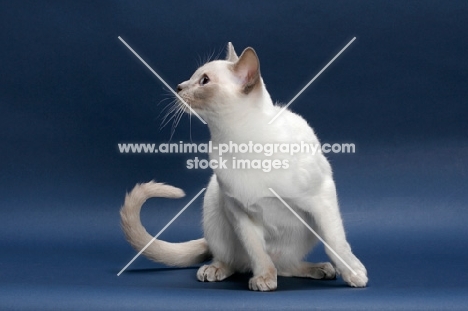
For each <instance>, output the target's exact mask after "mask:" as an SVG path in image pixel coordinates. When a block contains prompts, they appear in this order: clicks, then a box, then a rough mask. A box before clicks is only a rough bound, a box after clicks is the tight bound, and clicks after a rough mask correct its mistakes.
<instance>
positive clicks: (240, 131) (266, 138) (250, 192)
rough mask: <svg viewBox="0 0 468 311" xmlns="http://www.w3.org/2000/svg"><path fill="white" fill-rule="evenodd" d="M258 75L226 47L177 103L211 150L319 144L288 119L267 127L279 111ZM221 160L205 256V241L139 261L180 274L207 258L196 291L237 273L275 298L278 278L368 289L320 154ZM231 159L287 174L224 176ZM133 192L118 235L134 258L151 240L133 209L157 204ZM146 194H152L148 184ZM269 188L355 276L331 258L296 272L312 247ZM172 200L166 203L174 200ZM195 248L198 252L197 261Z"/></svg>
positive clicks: (255, 66) (208, 209) (209, 207)
mask: <svg viewBox="0 0 468 311" xmlns="http://www.w3.org/2000/svg"><path fill="white" fill-rule="evenodd" d="M259 66H260V65H259V62H258V58H257V56H256V54H255V52H254V51H253V50H252V49H250V48H248V49H246V50H245V51H244V52H243V53H242V55H241V56H240V57H238V56H237V55H236V54H235V51H234V48H233V47H232V45H228V57H227V60H218V61H213V62H210V63H208V64H205V65H204V66H202V67H200V68H199V69H198V70H197V71H196V72H195V73H194V75H193V76H192V78H191V79H190V80H188V81H186V82H184V83H182V84H181V85H180V87H179V94H180V96H181V97H182V98H184V100H185V101H186V102H188V103H189V104H190V105H191V106H192V107H193V108H194V109H196V111H197V113H198V114H200V115H201V116H202V117H203V118H204V119H205V120H206V121H207V123H208V126H209V129H210V133H211V140H212V141H213V145H215V146H216V145H217V144H222V143H227V142H229V141H232V142H235V143H237V144H241V143H247V142H249V141H253V142H255V143H263V144H264V143H290V144H291V143H300V142H301V141H302V142H306V143H313V144H318V143H319V142H318V139H317V137H316V136H315V134H314V132H313V130H312V129H311V128H310V126H309V125H308V124H307V122H306V121H305V120H304V119H303V118H302V117H300V116H299V115H297V114H294V113H293V112H291V111H289V110H286V111H284V112H283V113H282V114H281V115H280V116H279V117H278V118H277V119H276V120H275V121H274V122H273V123H272V124H268V122H269V121H270V120H271V119H272V118H273V117H274V116H275V115H276V114H277V112H278V111H279V110H280V107H278V106H275V105H274V104H273V102H272V100H271V98H270V95H269V94H268V92H267V90H266V87H265V85H264V83H263V81H262V79H261V76H260V67H259ZM204 75H207V76H208V77H209V78H210V82H209V83H208V84H206V85H201V84H200V79H201V78H202V77H203V76H204ZM218 157H219V154H218V153H216V152H214V153H212V154H210V158H212V159H218ZM222 157H223V159H228V165H227V166H228V169H215V172H214V173H215V174H214V175H213V177H212V178H211V181H210V183H209V185H208V188H207V191H206V194H205V200H204V204H203V226H204V234H205V239H206V243H208V248H209V251H208V248H206V243H205V240H204V239H201V240H196V241H191V242H187V243H188V245H182V244H181V246H180V247H179V248H178V249H177V250H176V249H175V248H173V246H171V245H172V244H169V243H167V244H164V246H161V245H159V244H158V245H155V246H154V247H153V253H151V254H149V253H148V252H145V255H147V256H149V257H151V258H152V259H154V260H156V261H162V262H164V263H166V264H170V265H181V263H183V264H190V263H195V262H199V260H200V259H201V258H204V257H205V256H207V255H208V254H209V253H211V254H212V256H213V262H212V263H211V264H210V265H205V266H202V267H201V268H200V269H199V271H198V273H197V277H198V279H199V280H200V281H221V280H223V279H224V278H226V277H228V276H230V275H231V274H233V273H235V272H246V271H252V272H253V277H252V279H251V280H250V281H249V288H250V289H252V290H260V291H270V290H275V289H276V287H277V275H282V276H299V277H311V278H319V279H320V278H334V277H335V268H336V272H337V273H338V274H341V275H342V277H343V279H344V280H345V281H346V282H347V283H348V284H349V285H350V286H353V287H364V286H366V284H367V272H366V269H365V267H364V266H363V265H362V263H361V262H360V261H359V260H358V259H357V258H356V256H355V255H354V254H353V253H352V251H351V248H350V246H349V244H348V242H347V241H346V237H345V232H344V229H343V224H342V220H341V216H340V212H339V208H338V202H337V196H336V190H335V184H334V181H333V177H332V170H331V167H330V164H329V163H328V161H327V159H326V158H325V156H324V155H323V154H321V153H316V154H310V153H307V154H305V153H298V154H295V155H293V156H291V155H289V154H284V153H283V154H274V155H273V156H272V157H267V156H265V155H263V154H240V153H237V154H235V153H230V154H223V155H222ZM233 157H236V159H240V158H242V159H254V158H255V159H262V160H265V159H281V160H287V161H288V162H289V163H290V167H289V168H288V169H276V170H272V171H271V172H268V173H266V172H263V171H262V170H255V169H250V170H235V169H230V168H231V167H232V160H233ZM138 187H145V186H144V185H140V186H137V187H136V188H135V189H134V191H132V193H131V194H130V196H132V195H133V192H136V193H135V196H136V197H137V199H136V200H135V201H132V199H131V197H130V199H129V197H128V196H127V200H126V204H125V206H124V208H123V211H127V210H128V211H127V212H126V214H129V215H130V216H131V217H133V218H132V219H133V220H132V221H130V222H128V221H127V224H124V230H125V231H126V234H127V237H128V239H129V241H130V242H131V243H132V245H134V247H135V248H136V249H138V248H140V247H142V245H143V246H144V244H145V241H147V240H148V236H146V234H145V233H146V231H145V233H142V232H141V231H142V230H144V229H141V228H142V227H141V223H139V219H138V221H137V220H136V219H137V218H139V217H138V213H137V212H139V207H138V208H136V207H134V206H141V204H142V203H143V201H144V200H143V199H146V198H148V197H149V196H152V195H154V193H153V194H151V193H149V192H145V191H140V190H139V188H138ZM148 187H150V188H151V187H154V184H152V185H150V186H148ZM165 187H169V186H165ZM268 188H272V189H274V190H275V191H276V192H277V193H278V194H279V195H280V196H281V197H282V198H283V199H284V200H285V201H286V202H287V203H288V204H289V205H290V206H291V207H292V208H294V210H295V211H296V212H297V213H298V214H299V215H300V216H301V217H302V218H303V219H304V220H305V221H307V222H308V223H309V224H310V225H311V226H312V227H313V228H314V230H315V231H316V232H318V233H319V234H320V236H321V237H322V238H323V239H324V240H325V241H326V242H327V243H328V245H330V246H331V247H332V248H333V249H334V250H335V252H336V253H337V254H338V255H339V256H340V257H341V258H342V259H344V261H345V262H346V263H347V264H349V265H350V266H351V267H352V268H353V270H354V271H355V272H356V273H357V274H356V275H354V274H353V273H352V272H351V271H350V270H349V269H348V268H347V267H346V266H345V265H344V264H343V263H342V262H341V261H340V260H339V259H338V258H336V256H335V255H334V254H333V253H331V252H329V251H328V249H327V254H328V255H329V257H330V259H331V261H332V264H333V266H332V265H330V264H329V263H322V264H312V263H306V262H303V258H304V257H305V256H306V255H307V254H308V253H309V252H310V251H311V250H312V248H313V246H314V245H315V244H316V242H317V238H316V237H315V236H314V235H313V234H312V233H311V232H310V231H309V230H308V229H307V228H306V227H305V226H304V225H303V224H301V223H300V222H299V220H298V219H297V218H296V217H295V216H294V215H293V214H292V213H291V212H290V211H289V210H288V209H287V208H286V207H285V206H284V205H283V204H282V203H281V202H280V201H279V200H278V199H277V198H276V197H275V196H274V195H273V194H272V193H271V192H270V191H269V190H268ZM173 189H175V188H173ZM140 192H141V193H140ZM142 193H144V194H142ZM157 194H158V195H161V192H158V191H157ZM166 194H167V193H166ZM169 194H171V195H173V192H170V193H169ZM173 196H174V195H173ZM139 197H141V198H139ZM127 201H128V202H127ZM127 217H128V216H127ZM123 218H124V217H122V219H123ZM123 222H124V221H123ZM133 226H136V227H137V228H139V229H138V233H133V231H132V230H133ZM140 227H141V228H140ZM158 243H163V242H162V241H158ZM164 243H165V242H164ZM197 247H199V248H200V249H199V251H196V250H197V249H196V248H197ZM155 248H159V250H155ZM164 252H168V254H169V255H165V254H164ZM191 256H192V258H190V257H191Z"/></svg>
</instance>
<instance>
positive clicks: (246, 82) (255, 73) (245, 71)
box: [233, 48, 261, 94]
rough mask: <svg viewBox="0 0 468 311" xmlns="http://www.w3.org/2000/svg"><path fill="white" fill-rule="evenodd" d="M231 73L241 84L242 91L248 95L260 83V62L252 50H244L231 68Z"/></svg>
mask: <svg viewBox="0 0 468 311" xmlns="http://www.w3.org/2000/svg"><path fill="white" fill-rule="evenodd" d="M233 73H234V75H235V76H236V77H237V79H238V81H239V83H240V84H241V87H242V91H243V93H245V94H249V93H250V91H252V90H253V89H254V88H255V87H256V86H258V85H259V84H260V83H261V79H260V61H259V60H258V56H257V53H255V51H254V49H252V48H246V49H245V50H244V52H242V54H241V56H240V57H239V59H238V60H237V62H236V63H235V64H234V66H233Z"/></svg>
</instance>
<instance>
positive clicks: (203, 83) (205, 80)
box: [200, 75, 210, 85]
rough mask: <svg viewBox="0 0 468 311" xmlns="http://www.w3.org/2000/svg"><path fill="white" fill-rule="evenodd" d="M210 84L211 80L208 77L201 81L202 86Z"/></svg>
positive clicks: (204, 76) (205, 76)
mask: <svg viewBox="0 0 468 311" xmlns="http://www.w3.org/2000/svg"><path fill="white" fill-rule="evenodd" d="M208 82H210V78H208V76H207V75H203V77H202V78H201V79H200V85H205V84H207V83H208Z"/></svg>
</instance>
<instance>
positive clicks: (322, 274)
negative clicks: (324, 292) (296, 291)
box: [278, 262, 336, 280]
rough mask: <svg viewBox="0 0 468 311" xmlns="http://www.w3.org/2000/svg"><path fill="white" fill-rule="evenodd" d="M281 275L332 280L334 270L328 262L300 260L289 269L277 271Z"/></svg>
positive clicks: (334, 273) (334, 277)
mask: <svg viewBox="0 0 468 311" xmlns="http://www.w3.org/2000/svg"><path fill="white" fill-rule="evenodd" d="M278 275H281V276H293V277H299V278H311V279H315V280H334V279H336V271H335V268H334V267H333V265H332V264H331V263H329V262H321V263H312V262H301V263H300V264H299V266H297V267H295V268H294V269H292V270H289V271H281V270H280V271H278Z"/></svg>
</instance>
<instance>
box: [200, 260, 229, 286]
mask: <svg viewBox="0 0 468 311" xmlns="http://www.w3.org/2000/svg"><path fill="white" fill-rule="evenodd" d="M233 273H234V270H233V269H232V268H230V267H229V266H228V265H226V264H225V263H222V262H221V261H218V260H214V261H213V262H212V263H211V264H209V265H204V266H201V267H200V269H198V272H197V278H198V280H199V281H201V282H218V281H222V280H224V279H226V278H228V277H230V276H231V275H232V274H233Z"/></svg>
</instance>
